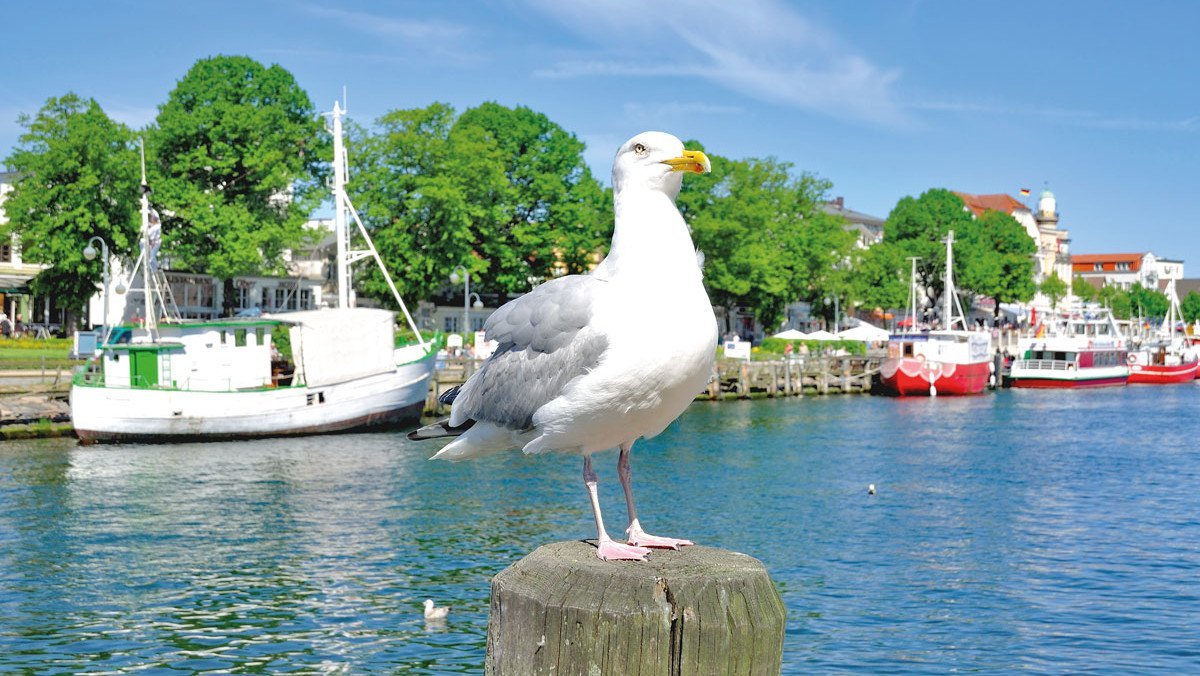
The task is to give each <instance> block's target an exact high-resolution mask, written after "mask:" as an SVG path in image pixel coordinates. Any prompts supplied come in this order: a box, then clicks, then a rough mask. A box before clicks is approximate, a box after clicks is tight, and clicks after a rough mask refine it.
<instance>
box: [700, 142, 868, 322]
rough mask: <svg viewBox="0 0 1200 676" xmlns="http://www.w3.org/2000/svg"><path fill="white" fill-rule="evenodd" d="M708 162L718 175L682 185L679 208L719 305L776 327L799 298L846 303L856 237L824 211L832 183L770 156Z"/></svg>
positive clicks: (719, 159)
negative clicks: (741, 308)
mask: <svg viewBox="0 0 1200 676" xmlns="http://www.w3.org/2000/svg"><path fill="white" fill-rule="evenodd" d="M689 145H690V146H693V147H694V146H695V145H696V144H693V143H689ZM709 158H710V160H711V161H712V163H713V171H712V173H711V174H708V175H699V176H694V177H691V178H692V179H694V180H688V181H684V182H683V183H684V185H683V189H682V191H681V192H680V195H679V199H678V200H677V203H678V205H679V207H680V212H681V213H683V215H684V218H685V220H687V221H688V223H689V225H690V226H691V228H692V236H693V239H694V241H695V243H696V246H697V247H698V248H699V249H700V250H702V251H703V252H704V253H705V270H704V283H705V286H706V287H707V288H708V291H709V296H710V298H711V299H712V300H713V302H714V303H715V304H717V305H720V306H723V307H725V308H728V309H732V308H733V307H735V306H739V305H740V306H745V307H748V308H749V309H750V310H751V311H752V312H754V314H755V315H756V316H757V317H758V319H759V321H760V322H761V323H762V324H763V325H764V326H772V325H775V324H776V322H777V321H778V320H779V318H780V316H781V315H782V314H783V310H784V308H785V307H786V306H787V305H788V304H789V303H792V302H795V301H797V300H808V301H817V300H819V299H823V298H824V297H825V296H826V295H834V294H836V295H837V296H838V297H839V298H840V299H843V300H845V299H846V297H847V294H848V292H849V290H850V287H849V286H848V282H847V280H848V274H849V270H848V268H849V260H848V257H849V253H850V252H851V250H852V249H853V247H854V240H855V237H854V235H853V234H852V233H850V232H847V231H846V229H845V228H844V227H843V225H844V222H843V219H841V218H839V217H836V216H832V215H830V214H827V213H825V212H824V211H823V210H821V209H820V208H819V207H820V204H821V203H822V201H823V200H824V196H825V193H826V192H827V191H828V189H829V185H830V184H829V182H828V181H826V180H824V179H820V178H817V177H816V176H814V175H812V174H808V173H802V174H800V175H798V176H796V175H793V173H792V165H791V164H789V163H786V162H780V161H778V160H775V159H772V158H768V159H746V160H729V159H726V158H724V157H721V156H718V155H710V156H709ZM830 310H831V311H832V308H830ZM727 316H728V315H727ZM727 328H728V327H727Z"/></svg>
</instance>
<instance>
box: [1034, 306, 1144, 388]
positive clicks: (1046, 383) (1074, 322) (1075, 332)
mask: <svg viewBox="0 0 1200 676" xmlns="http://www.w3.org/2000/svg"><path fill="white" fill-rule="evenodd" d="M1017 352H1018V355H1019V356H1018V357H1017V358H1016V359H1015V360H1013V363H1012V367H1011V370H1010V378H1011V380H1012V386H1013V387H1027V388H1078V387H1108V386H1114V385H1124V384H1125V383H1126V382H1127V381H1128V380H1129V366H1128V364H1127V361H1128V346H1127V345H1126V343H1125V340H1124V339H1123V338H1121V337H1120V334H1119V332H1118V331H1117V326H1116V323H1115V322H1114V321H1113V319H1112V315H1111V314H1109V313H1108V312H1107V311H1104V310H1101V311H1097V312H1096V313H1093V314H1091V315H1089V316H1086V317H1075V318H1071V319H1068V320H1066V321H1060V322H1056V326H1055V327H1054V331H1053V333H1051V334H1049V335H1035V336H1034V337H1032V338H1024V339H1022V340H1021V342H1020V343H1019V344H1018V350H1017Z"/></svg>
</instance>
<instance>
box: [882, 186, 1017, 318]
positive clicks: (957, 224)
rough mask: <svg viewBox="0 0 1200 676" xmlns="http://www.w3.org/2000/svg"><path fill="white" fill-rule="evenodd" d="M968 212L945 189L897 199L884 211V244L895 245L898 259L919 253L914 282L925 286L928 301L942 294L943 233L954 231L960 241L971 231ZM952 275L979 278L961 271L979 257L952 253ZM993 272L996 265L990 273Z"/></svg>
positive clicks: (944, 234) (944, 250) (970, 219)
mask: <svg viewBox="0 0 1200 676" xmlns="http://www.w3.org/2000/svg"><path fill="white" fill-rule="evenodd" d="M972 226H973V223H972V218H971V213H970V212H969V211H967V210H966V209H965V208H964V205H963V201H962V199H961V198H960V197H959V196H958V195H955V194H954V193H953V192H950V191H949V190H946V189H945V188H932V189H930V190H926V191H925V192H923V193H921V195H920V197H916V198H914V197H904V198H901V200H900V201H899V202H897V203H896V206H895V207H894V208H893V209H892V211H891V213H890V214H888V217H887V221H886V222H885V223H884V226H883V233H884V234H883V237H884V243H885V244H890V245H892V246H896V247H898V248H899V250H900V254H901V255H900V258H901V259H903V258H906V257H909V256H920V258H921V260H919V261H917V283H918V284H919V285H920V286H921V288H923V289H925V291H926V293H927V295H928V299H929V300H930V301H934V300H937V299H938V298H939V297H941V295H942V290H943V288H944V286H945V279H944V275H945V269H946V245H945V243H944V242H945V239H946V235H947V234H948V233H949V232H950V231H951V230H953V231H955V237H956V239H958V240H960V241H962V240H964V239H966V238H967V233H968V231H970V230H972ZM955 260H956V262H955V266H954V276H955V278H957V279H963V278H964V277H965V278H968V279H973V278H983V277H985V275H973V273H971V272H968V271H966V270H964V268H965V266H966V265H967V262H968V261H976V262H978V261H981V260H984V259H981V258H980V257H978V256H976V257H971V256H967V257H962V256H957V255H956V256H955ZM990 274H991V275H996V274H999V273H998V268H997V269H994V270H992V271H991V273H990Z"/></svg>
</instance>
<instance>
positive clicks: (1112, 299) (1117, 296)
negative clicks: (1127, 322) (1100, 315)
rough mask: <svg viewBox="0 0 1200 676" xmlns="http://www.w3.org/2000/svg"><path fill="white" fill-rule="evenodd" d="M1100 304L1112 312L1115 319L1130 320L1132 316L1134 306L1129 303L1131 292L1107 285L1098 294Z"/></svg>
mask: <svg viewBox="0 0 1200 676" xmlns="http://www.w3.org/2000/svg"><path fill="white" fill-rule="evenodd" d="M1096 297H1097V298H1098V299H1099V301H1100V303H1101V304H1102V305H1103V306H1104V307H1107V308H1109V309H1111V310H1112V313H1113V317H1116V318H1117V319H1129V318H1130V316H1131V310H1132V304H1131V303H1130V301H1129V292H1128V291H1125V290H1124V289H1122V288H1120V287H1117V286H1113V285H1111V284H1105V285H1104V286H1103V287H1101V288H1100V291H1099V292H1098V293H1097V294H1096Z"/></svg>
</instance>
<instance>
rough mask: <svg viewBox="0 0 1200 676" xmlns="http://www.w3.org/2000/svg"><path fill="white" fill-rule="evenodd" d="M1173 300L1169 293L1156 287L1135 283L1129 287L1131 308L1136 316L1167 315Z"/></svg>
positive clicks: (1148, 317)
mask: <svg viewBox="0 0 1200 676" xmlns="http://www.w3.org/2000/svg"><path fill="white" fill-rule="evenodd" d="M1170 307H1171V301H1170V300H1168V299H1167V294H1165V293H1163V292H1161V291H1158V290H1156V289H1147V288H1146V287H1144V286H1142V285H1141V284H1137V283H1135V284H1134V285H1133V286H1132V287H1131V288H1130V289H1129V309H1130V311H1131V312H1132V313H1133V316H1135V317H1143V318H1145V319H1151V318H1154V319H1158V318H1162V317H1166V316H1167V310H1168V309H1170Z"/></svg>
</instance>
